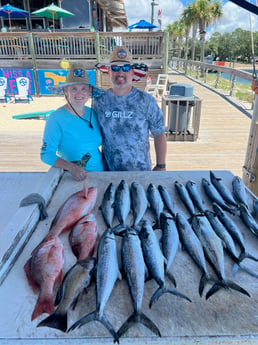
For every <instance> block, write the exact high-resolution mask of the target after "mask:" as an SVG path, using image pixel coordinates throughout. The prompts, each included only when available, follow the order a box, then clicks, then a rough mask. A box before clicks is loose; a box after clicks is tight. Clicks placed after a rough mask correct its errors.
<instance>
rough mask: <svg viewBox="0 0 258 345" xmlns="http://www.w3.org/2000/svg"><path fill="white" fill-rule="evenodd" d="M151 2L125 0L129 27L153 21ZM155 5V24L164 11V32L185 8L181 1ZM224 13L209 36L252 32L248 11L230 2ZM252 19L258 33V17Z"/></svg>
mask: <svg viewBox="0 0 258 345" xmlns="http://www.w3.org/2000/svg"><path fill="white" fill-rule="evenodd" d="M151 2H152V1H151V0H135V1H132V0H124V4H125V9H126V14H127V18H128V22H129V25H131V24H134V23H135V22H137V21H139V20H140V19H145V20H147V21H149V22H150V21H151ZM190 2H191V1H189V0H188V1H187V3H190ZM155 3H157V4H158V6H154V24H155V25H158V20H157V15H158V10H159V9H162V30H164V29H165V27H166V26H167V25H168V24H171V23H173V22H174V21H176V20H178V19H179V18H180V15H181V13H182V10H183V8H184V6H183V4H182V1H180V0H155ZM223 12H224V15H223V17H222V18H221V19H220V20H219V21H218V22H217V23H216V24H214V25H211V26H210V27H209V28H208V32H209V36H210V35H211V34H212V33H214V32H216V31H217V32H220V33H222V34H223V33H225V32H233V31H234V30H235V29H237V28H239V27H240V28H241V29H244V30H250V14H249V12H248V11H246V10H244V9H243V8H241V7H239V6H237V5H235V4H234V3H232V2H231V1H228V2H227V3H226V4H225V5H224V6H223ZM251 19H252V30H253V31H258V21H257V16H255V15H254V14H251ZM134 31H136V30H134Z"/></svg>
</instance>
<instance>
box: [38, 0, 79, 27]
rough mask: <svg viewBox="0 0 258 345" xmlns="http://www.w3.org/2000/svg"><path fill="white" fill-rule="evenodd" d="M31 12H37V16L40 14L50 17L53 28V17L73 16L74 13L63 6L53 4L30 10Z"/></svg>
mask: <svg viewBox="0 0 258 345" xmlns="http://www.w3.org/2000/svg"><path fill="white" fill-rule="evenodd" d="M32 14H37V15H38V16H42V17H46V18H52V20H53V26H54V30H55V19H59V18H63V17H71V16H75V14H73V13H71V12H69V11H66V10H64V9H63V8H61V7H58V6H56V5H54V4H51V5H49V6H47V7H44V8H41V9H40V10H37V11H35V12H32Z"/></svg>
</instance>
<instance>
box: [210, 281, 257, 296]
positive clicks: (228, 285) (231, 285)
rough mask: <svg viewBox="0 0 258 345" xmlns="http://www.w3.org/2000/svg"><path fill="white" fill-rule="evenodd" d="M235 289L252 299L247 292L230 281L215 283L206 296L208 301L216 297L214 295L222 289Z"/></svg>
mask: <svg viewBox="0 0 258 345" xmlns="http://www.w3.org/2000/svg"><path fill="white" fill-rule="evenodd" d="M222 288H224V289H233V290H236V291H238V292H240V293H242V294H244V295H246V296H248V297H250V294H249V293H248V292H247V291H246V290H245V289H243V288H242V287H241V286H240V285H238V284H236V283H234V282H232V281H230V280H228V281H219V282H217V283H215V284H214V285H213V286H212V288H211V289H210V290H209V291H208V292H207V294H206V300H207V299H208V298H210V297H211V296H212V295H214V293H216V292H217V291H219V290H220V289H222Z"/></svg>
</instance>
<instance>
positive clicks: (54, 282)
mask: <svg viewBox="0 0 258 345" xmlns="http://www.w3.org/2000/svg"><path fill="white" fill-rule="evenodd" d="M96 200H97V188H96V187H90V188H88V185H87V181H86V182H85V183H84V187H83V190H81V191H78V192H76V193H74V194H72V195H71V196H70V197H69V198H68V199H67V200H66V201H65V202H64V203H63V205H62V206H61V207H60V208H59V210H58V212H57V214H56V216H55V218H54V219H53V221H52V223H51V225H50V229H49V232H48V234H47V235H46V236H45V238H44V239H43V240H42V241H41V242H40V243H39V245H38V246H37V247H36V248H35V249H34V250H33V252H32V253H31V257H30V258H29V260H28V261H27V262H26V264H25V266H24V270H25V273H26V276H27V279H28V282H29V284H30V286H31V287H32V289H33V291H35V293H38V300H37V303H36V305H35V308H34V311H33V313H32V316H31V320H34V319H35V318H37V317H38V316H39V315H41V314H43V313H48V314H52V313H53V312H54V306H55V303H54V299H55V298H54V295H55V292H56V289H57V288H58V287H59V286H60V284H61V282H62V275H63V263H64V248H63V245H62V242H61V240H60V238H59V236H60V235H61V234H62V233H64V232H65V231H68V230H69V231H70V234H69V241H70V245H71V250H72V251H73V253H74V255H75V256H76V257H77V260H78V267H76V269H78V268H79V269H81V270H82V271H84V273H83V274H84V275H85V272H86V275H88V274H90V273H89V272H88V265H90V266H91V265H92V260H87V261H86V262H83V259H88V258H89V257H91V256H92V255H93V252H94V248H95V244H96V241H97V238H98V232H97V224H96V219H95V217H94V215H93V214H91V212H92V210H93V208H94V206H95V203H96ZM88 261H89V262H88ZM94 262H95V261H94ZM85 266H87V267H86V268H85ZM81 274H82V273H81ZM84 279H85V280H86V281H87V279H88V278H87V277H86V278H84ZM79 289H81V290H83V289H84V286H81V287H80V288H79ZM60 294H61V292H60ZM56 303H57V302H56ZM62 327H63V328H64V326H62Z"/></svg>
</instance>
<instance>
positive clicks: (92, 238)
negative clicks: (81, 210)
mask: <svg viewBox="0 0 258 345" xmlns="http://www.w3.org/2000/svg"><path fill="white" fill-rule="evenodd" d="M98 238H99V233H98V227H97V221H96V218H95V216H94V215H93V214H92V213H91V214H89V215H87V216H85V217H83V218H81V219H80V220H79V221H78V222H77V223H76V224H75V225H74V226H73V227H72V229H71V231H70V233H69V243H70V245H71V248H72V252H73V253H74V255H75V256H76V258H77V260H78V261H80V260H83V259H86V258H87V257H91V256H92V255H93V254H94V250H95V246H96V242H97V240H98Z"/></svg>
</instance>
